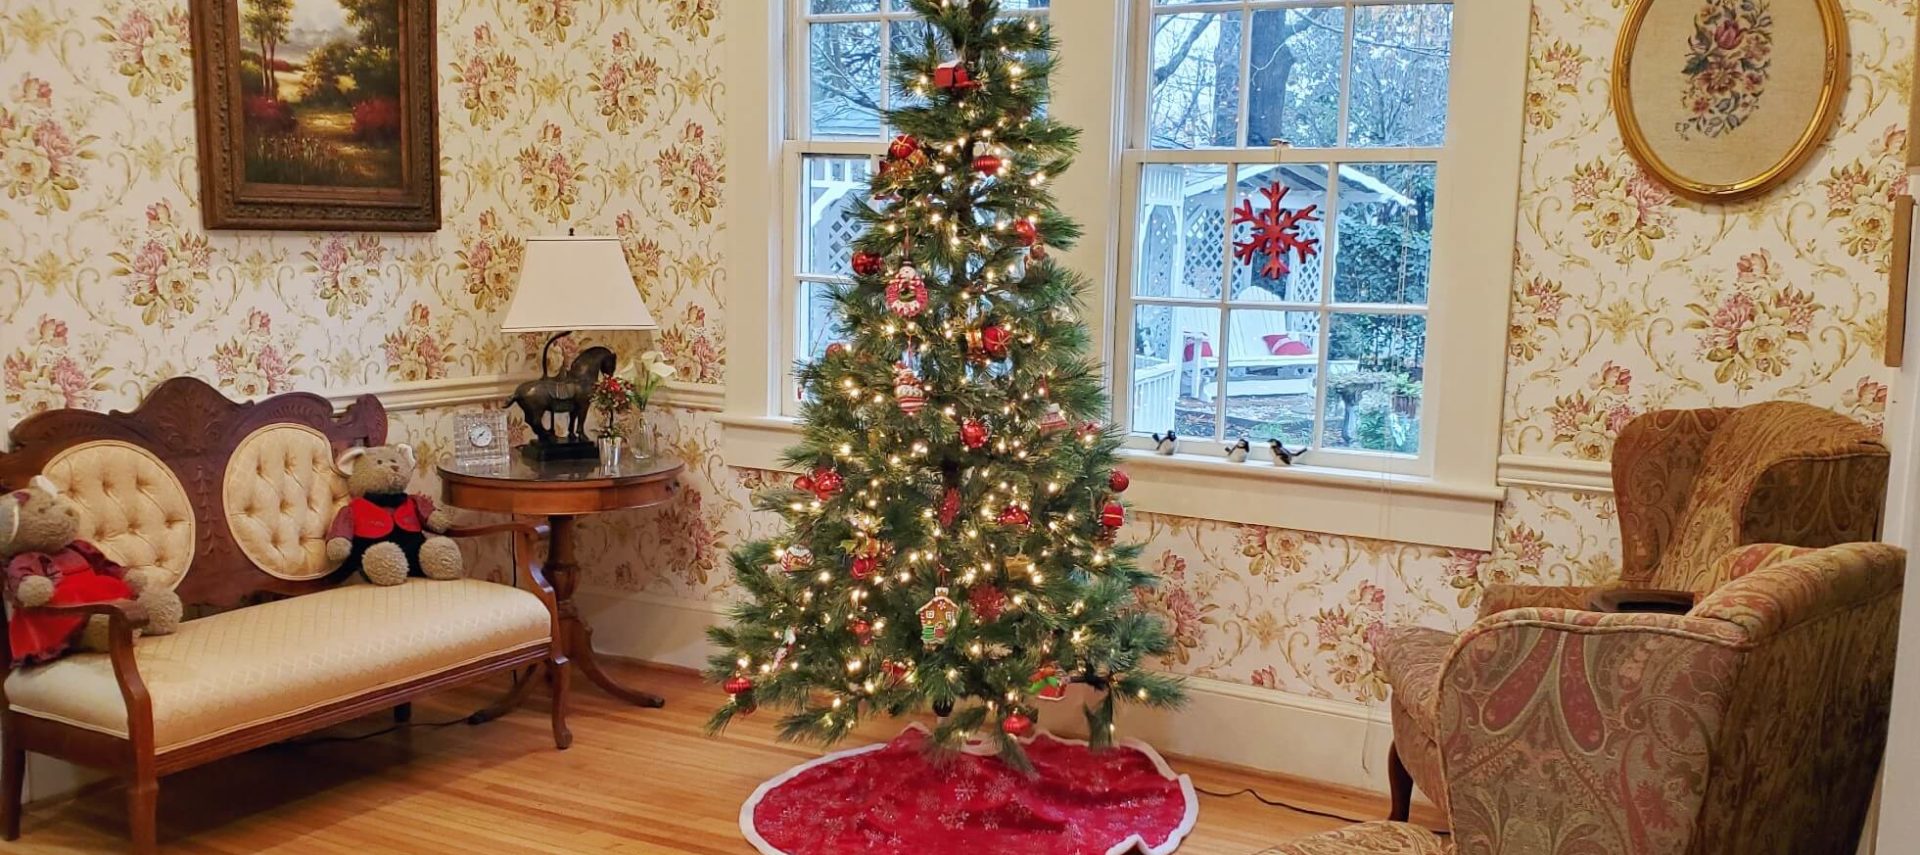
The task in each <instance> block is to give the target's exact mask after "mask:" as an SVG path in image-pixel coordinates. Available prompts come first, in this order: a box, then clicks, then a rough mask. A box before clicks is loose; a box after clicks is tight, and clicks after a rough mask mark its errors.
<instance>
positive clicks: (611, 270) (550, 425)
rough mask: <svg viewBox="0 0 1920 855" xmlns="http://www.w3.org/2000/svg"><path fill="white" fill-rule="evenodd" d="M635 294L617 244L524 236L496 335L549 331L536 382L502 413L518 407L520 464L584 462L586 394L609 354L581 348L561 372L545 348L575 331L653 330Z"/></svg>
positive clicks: (588, 447)
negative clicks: (525, 435) (526, 438)
mask: <svg viewBox="0 0 1920 855" xmlns="http://www.w3.org/2000/svg"><path fill="white" fill-rule="evenodd" d="M659 328H660V325H659V324H657V323H654V320H653V315H652V314H651V313H649V312H648V311H647V304H646V303H645V302H644V301H642V300H641V299H640V289H639V288H637V287H635V286H634V284H633V273H632V271H631V270H630V269H629V268H628V267H627V256H626V253H625V252H623V251H622V250H621V248H620V240H619V239H618V238H612V237H590V236H580V237H576V236H574V234H573V233H572V230H568V233H567V234H566V235H565V236H564V237H562V236H554V237H530V238H527V247H526V254H525V256H524V260H523V262H522V264H521V266H520V281H519V284H518V285H516V286H515V288H514V291H513V302H512V303H511V304H510V305H508V306H507V317H506V319H505V320H504V321H502V322H501V324H500V330H501V332H508V333H529V332H550V333H553V335H552V336H551V337H550V338H548V339H547V343H546V346H544V347H542V348H541V349H540V379H538V380H528V381H527V382H525V383H522V384H520V386H519V388H517V389H515V390H514V391H513V397H511V398H508V399H507V406H514V405H518V406H519V407H520V412H521V414H522V415H524V416H526V420H527V427H529V428H532V429H533V441H532V442H529V443H527V444H526V445H523V446H521V447H520V454H521V456H523V457H525V458H527V459H528V460H532V461H537V462H545V461H549V460H576V459H578V460H591V459H596V458H598V457H599V456H600V451H599V447H598V446H597V445H596V444H595V443H594V442H593V441H592V440H590V439H588V438H587V436H586V428H587V410H588V408H589V407H591V406H592V405H593V388H594V386H595V385H597V384H598V383H599V382H600V378H602V377H604V376H606V375H608V374H612V373H613V371H614V367H615V365H616V364H617V362H618V360H617V359H616V357H615V356H614V353H613V351H612V350H611V349H608V348H605V347H599V346H594V347H589V348H587V349H585V350H582V351H580V353H579V354H578V355H577V356H575V357H574V358H573V361H572V362H570V363H568V364H566V365H564V366H553V365H550V364H549V362H548V360H549V356H550V353H551V351H552V350H553V343H554V342H556V341H559V340H560V339H562V338H565V337H567V336H568V335H571V334H573V333H574V332H575V331H577V330H657V329H659Z"/></svg>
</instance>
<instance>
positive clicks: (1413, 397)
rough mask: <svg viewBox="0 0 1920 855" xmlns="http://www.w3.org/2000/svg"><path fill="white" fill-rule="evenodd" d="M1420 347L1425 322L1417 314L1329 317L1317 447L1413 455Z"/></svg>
mask: <svg viewBox="0 0 1920 855" xmlns="http://www.w3.org/2000/svg"><path fill="white" fill-rule="evenodd" d="M1426 349H1427V319H1426V318H1424V317H1421V316H1419V315H1362V314H1335V315H1333V323H1332V328H1331V329H1330V330H1329V336H1328V342H1327V405H1326V406H1327V410H1326V427H1325V429H1324V432H1323V433H1322V436H1321V440H1320V444H1321V445H1322V446H1324V447H1327V448H1352V449H1362V450H1366V451H1389V452H1396V453H1400V454H1416V453H1418V452H1419V451H1420V403H1421V402H1420V398H1421V394H1420V393H1421V380H1422V378H1423V377H1424V375H1425V366H1426Z"/></svg>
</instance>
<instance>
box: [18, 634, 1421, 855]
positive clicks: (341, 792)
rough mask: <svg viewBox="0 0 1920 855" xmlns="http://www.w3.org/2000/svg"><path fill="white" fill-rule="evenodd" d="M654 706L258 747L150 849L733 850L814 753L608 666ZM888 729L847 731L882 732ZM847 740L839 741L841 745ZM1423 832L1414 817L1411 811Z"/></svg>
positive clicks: (485, 693) (654, 680)
mask: <svg viewBox="0 0 1920 855" xmlns="http://www.w3.org/2000/svg"><path fill="white" fill-rule="evenodd" d="M613 667H614V669H615V670H616V671H618V672H619V673H620V674H621V675H622V676H623V677H624V678H626V679H627V680H629V681H630V682H631V683H632V684H634V685H644V686H647V687H648V688H650V689H651V690H653V691H656V692H658V693H660V694H662V695H664V696H666V698H667V699H668V703H667V707H666V708H665V709H659V710H643V709H637V708H634V707H630V706H626V705H623V704H620V703H618V702H616V701H614V700H613V699H611V698H609V697H607V696H606V695H602V694H600V693H599V692H597V691H595V690H594V689H592V688H591V687H584V688H582V689H580V690H579V691H577V692H576V693H575V698H576V700H575V704H574V715H573V717H572V726H573V732H574V743H573V748H572V749H571V750H568V751H564V752H562V751H555V750H553V742H552V738H551V734H550V732H549V731H548V727H547V718H546V709H547V707H546V702H545V700H544V699H543V698H536V699H535V700H533V701H530V702H529V703H528V704H527V706H526V708H524V709H522V710H520V711H518V712H516V713H514V714H512V715H509V716H507V717H506V718H503V719H501V720H499V721H495V722H492V723H489V724H487V725H484V726H481V727H470V726H468V725H466V724H464V723H455V724H451V725H448V726H445V727H415V728H412V729H409V730H404V731H399V732H395V733H389V734H384V735H380V736H374V737H372V738H368V739H362V740H357V741H341V738H344V737H352V736H356V735H360V734H365V733H370V732H373V731H376V730H379V729H381V728H383V727H386V726H387V725H388V724H389V721H388V719H386V718H385V717H383V716H376V717H369V718H367V719H363V720H360V721H356V722H350V723H348V724H346V725H342V726H341V727H339V728H335V729H334V730H331V731H328V732H327V733H325V734H323V735H321V736H322V737H323V738H319V739H314V738H307V739H301V740H297V741H295V742H293V743H288V744H283V745H277V746H271V747H268V748H263V749H260V750H258V751H254V752H251V753H248V754H245V755H242V756H239V757H234V758H230V759H227V760H223V761H220V762H218V763H214V764H211V765H208V766H203V767H200V768H198V769H193V770H190V771H187V772H184V773H181V774H179V775H175V776H172V777H169V778H166V779H163V780H162V781H161V786H160V823H161V839H162V843H163V849H164V850H165V851H166V852H168V853H170V855H171V853H180V855H187V853H192V854H193V855H252V853H285V855H307V853H313V855H374V853H390V852H405V853H441V852H446V853H454V852H461V853H465V852H486V853H529V855H533V854H534V853H542V854H543V855H560V854H561V853H655V852H658V853H698V855H746V853H751V852H752V851H753V850H752V848H751V847H749V846H748V845H747V844H746V842H745V841H743V840H742V839H741V837H740V831H739V827H738V817H739V811H740V803H741V802H742V801H744V800H745V799H746V797H747V795H748V794H749V793H751V792H752V791H753V788H754V787H756V786H758V785H759V784H760V782H761V781H764V780H766V779H767V778H770V777H772V776H773V775H775V774H778V773H779V772H781V771H782V770H784V769H786V768H788V767H791V766H793V765H795V764H798V763H801V762H804V761H805V760H808V759H811V758H813V757H816V756H819V753H820V752H819V751H817V750H814V749H811V748H809V747H806V746H798V745H789V744H783V743H778V742H776V741H775V740H774V738H773V730H774V727H773V722H774V716H772V715H763V716H756V717H754V718H752V719H748V720H746V721H745V722H742V723H738V724H736V725H735V726H733V727H732V728H730V729H729V730H728V731H727V732H726V733H725V734H723V735H721V736H718V737H708V736H707V735H706V734H705V732H704V730H703V727H704V725H705V722H706V717H707V713H708V712H709V711H710V709H711V707H712V705H713V704H715V703H717V702H718V701H719V700H720V697H721V696H720V695H719V693H718V692H716V691H715V690H714V689H713V688H712V687H709V686H705V685H702V684H701V683H700V682H699V680H698V678H696V677H694V676H693V675H690V674H686V673H683V672H677V671H668V670H657V669H646V668H641V667H638V666H630V665H625V664H620V663H615V664H614V665H613ZM503 689H504V684H499V685H491V684H490V685H485V686H478V687H473V688H469V689H462V690H458V691H452V692H447V693H444V694H441V695H438V696H435V697H433V698H429V699H427V700H423V701H421V702H419V703H416V704H415V709H414V721H415V722H443V721H455V722H457V721H458V720H459V719H460V718H461V717H462V716H463V715H464V714H465V713H467V712H469V711H471V710H473V709H476V708H478V707H480V706H482V705H484V704H485V703H486V702H487V701H488V700H489V699H491V698H492V697H495V696H496V695H497V694H498V693H499V692H500V691H502V690H503ZM899 727H900V725H899V724H898V723H887V722H875V723H872V724H870V725H869V726H867V727H866V728H863V731H862V737H863V738H864V741H877V740H883V739H886V738H888V737H890V736H892V735H893V734H894V733H896V732H898V730H899ZM859 741H863V740H852V741H850V742H849V744H858V742H859ZM1170 760H1171V762H1172V764H1173V766H1174V767H1175V769H1176V770H1178V771H1181V772H1185V773H1187V774H1189V775H1191V776H1192V777H1193V780H1194V784H1195V785H1196V786H1198V787H1200V788H1203V789H1211V790H1219V791H1229V792H1230V791H1234V790H1239V789H1241V788H1243V787H1253V788H1255V789H1257V790H1259V791H1260V793H1261V794H1262V795H1265V796H1267V797H1268V798H1273V799H1280V800H1283V801H1286V802H1288V803H1291V804H1296V805H1300V806H1302V807H1306V808H1309V809H1311V810H1320V811H1328V812H1332V813H1337V814H1341V815H1343V816H1348V817H1352V818H1355V819H1366V818H1374V817H1378V816H1382V815H1384V814H1385V812H1386V801H1385V799H1384V798H1382V797H1379V796H1375V795H1372V794H1367V793H1360V792H1357V791H1352V790H1346V789H1342V788H1338V787H1327V786H1321V785H1316V784H1313V783H1311V782H1306V781H1301V780H1298V779H1289V778H1281V777H1276V776H1271V775H1266V774H1262V773H1259V772H1254V771H1251V770H1246V769H1238V768H1233V767H1228V766H1222V765H1218V764H1210V763H1203V762H1192V761H1183V760H1179V759H1177V758H1170ZM122 804H123V795H122V791H121V790H120V789H119V788H118V787H114V786H103V787H95V788H93V789H91V790H89V791H86V792H83V793H82V794H81V795H79V796H77V797H74V798H69V799H66V800H62V801H56V802H54V803H51V804H45V805H35V806H33V807H32V808H30V809H29V811H28V813H27V816H26V821H25V823H24V828H23V832H24V833H23V835H22V837H21V839H20V840H19V841H17V842H15V843H12V844H6V845H4V846H0V850H4V851H5V852H7V853H10V855H11V853H19V855H54V853H59V855H71V853H92V852H119V851H123V850H124V848H125V834H126V820H125V815H124V813H123V812H122ZM1415 818H1416V819H1417V820H1422V821H1425V822H1428V823H1432V822H1433V821H1434V819H1435V817H1433V816H1432V815H1430V814H1422V813H1419V812H1416V815H1415ZM1344 824H1345V820H1341V819H1332V818H1328V817H1321V816H1314V815H1312V814H1309V813H1302V812H1298V811H1293V810H1288V809H1286V808H1276V807H1268V806H1266V805H1262V804H1260V803H1259V802H1257V801H1255V800H1254V799H1252V798H1251V797H1248V796H1241V797H1238V798H1231V799H1223V798H1214V797H1209V796H1204V795H1203V796H1201V804H1200V824H1199V827H1198V828H1197V829H1195V831H1194V833H1193V834H1192V835H1191V836H1190V837H1189V838H1188V840H1187V843H1186V844H1185V845H1184V846H1182V847H1181V849H1180V851H1181V852H1182V853H1183V855H1241V853H1250V852H1257V851H1259V850H1261V849H1264V848H1266V847H1269V846H1272V845H1273V844H1274V843H1277V842H1279V841H1282V840H1287V839H1291V838H1294V837H1298V836H1302V835H1305V834H1311V833H1313V832H1316V831H1320V830H1324V829H1328V828H1334V827H1338V826H1340V825H1344Z"/></svg>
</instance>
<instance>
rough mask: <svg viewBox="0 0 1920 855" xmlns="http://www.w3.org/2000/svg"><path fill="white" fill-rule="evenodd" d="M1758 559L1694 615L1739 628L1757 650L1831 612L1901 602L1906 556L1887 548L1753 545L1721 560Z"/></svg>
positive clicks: (1703, 600) (1709, 597)
mask: <svg viewBox="0 0 1920 855" xmlns="http://www.w3.org/2000/svg"><path fill="white" fill-rule="evenodd" d="M1752 556H1758V560H1754V561H1751V562H1749V563H1752V564H1753V565H1754V566H1753V567H1751V568H1750V569H1747V570H1746V571H1745V572H1743V573H1742V574H1741V575H1739V577H1738V578H1735V579H1733V580H1732V581H1730V582H1728V583H1726V584H1724V585H1721V586H1720V587H1719V588H1716V589H1714V590H1713V592H1712V593H1709V594H1707V595H1706V596H1705V597H1703V598H1701V600H1700V602H1699V603H1698V604H1696V605H1695V606H1694V607H1693V614H1694V615H1695V616H1697V617H1701V618H1712V619H1716V620H1720V621H1725V622H1727V623H1730V624H1733V625H1734V626H1737V627H1739V629H1740V630H1741V633H1742V637H1743V642H1744V643H1746V644H1758V643H1759V642H1761V641H1763V640H1764V639H1766V638H1768V637H1771V636H1776V635H1779V634H1780V633H1783V632H1785V631H1787V630H1788V629H1791V628H1792V627H1794V626H1796V625H1799V624H1802V623H1806V622H1808V621H1812V620H1815V619H1817V618H1819V617H1821V616H1822V615H1826V614H1828V613H1831V612H1837V611H1843V610H1847V609H1852V608H1854V607H1856V606H1860V605H1862V604H1865V603H1868V602H1870V601H1873V600H1875V599H1878V598H1881V597H1887V596H1892V597H1894V598H1896V599H1898V598H1899V596H1900V589H1901V587H1902V583H1903V580H1904V576H1905V570H1906V558H1907V553H1906V550H1904V549H1901V548H1900V547H1898V546H1893V545H1891V544H1886V543H1844V544H1841V545H1839V546H1830V547H1827V548H1826V549H1796V548H1793V547H1785V546H1778V545H1775V544H1757V545H1755V546H1748V547H1743V548H1741V549H1734V550H1730V551H1729V552H1728V553H1727V554H1726V556H1725V557H1724V558H1723V560H1738V559H1742V558H1748V557H1752Z"/></svg>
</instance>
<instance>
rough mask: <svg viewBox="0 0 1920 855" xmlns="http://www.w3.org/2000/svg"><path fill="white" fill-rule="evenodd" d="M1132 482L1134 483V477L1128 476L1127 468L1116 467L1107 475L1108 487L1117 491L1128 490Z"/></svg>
mask: <svg viewBox="0 0 1920 855" xmlns="http://www.w3.org/2000/svg"><path fill="white" fill-rule="evenodd" d="M1132 483H1133V479H1132V478H1128V477H1127V473H1126V471H1125V470H1121V469H1115V470H1113V472H1112V474H1109V475H1108V476H1107V489H1109V490H1112V491H1114V492H1116V493H1124V492H1126V491H1127V486H1128V485H1130V484H1132Z"/></svg>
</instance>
